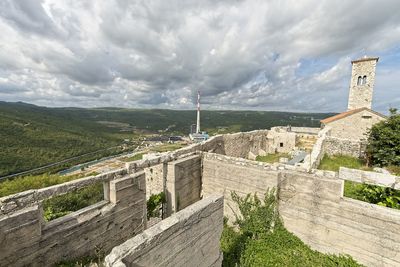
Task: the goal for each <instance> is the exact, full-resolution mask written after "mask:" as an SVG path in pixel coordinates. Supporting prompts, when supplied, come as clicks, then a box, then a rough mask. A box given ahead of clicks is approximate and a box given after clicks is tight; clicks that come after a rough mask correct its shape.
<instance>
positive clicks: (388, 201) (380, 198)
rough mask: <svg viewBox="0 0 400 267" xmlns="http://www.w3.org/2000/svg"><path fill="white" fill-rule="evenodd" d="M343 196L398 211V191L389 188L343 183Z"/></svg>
mask: <svg viewBox="0 0 400 267" xmlns="http://www.w3.org/2000/svg"><path fill="white" fill-rule="evenodd" d="M344 196H346V197H350V198H354V199H358V200H361V201H366V202H369V203H372V204H377V205H380V206H384V207H388V208H394V209H400V191H399V190H395V189H393V188H389V187H383V186H377V185H368V184H360V183H355V182H351V181H345V183H344Z"/></svg>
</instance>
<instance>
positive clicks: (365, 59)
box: [351, 56, 379, 64]
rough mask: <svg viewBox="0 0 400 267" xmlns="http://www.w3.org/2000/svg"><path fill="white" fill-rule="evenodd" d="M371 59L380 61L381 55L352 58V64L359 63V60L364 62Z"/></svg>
mask: <svg viewBox="0 0 400 267" xmlns="http://www.w3.org/2000/svg"><path fill="white" fill-rule="evenodd" d="M370 60H376V61H378V60H379V57H367V56H365V57H362V58H359V59H356V60H352V61H351V64H353V63H358V62H363V61H370Z"/></svg>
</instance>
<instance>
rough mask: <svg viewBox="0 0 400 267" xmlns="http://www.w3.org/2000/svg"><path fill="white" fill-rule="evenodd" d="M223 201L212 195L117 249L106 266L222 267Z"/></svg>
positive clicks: (109, 257)
mask: <svg viewBox="0 0 400 267" xmlns="http://www.w3.org/2000/svg"><path fill="white" fill-rule="evenodd" d="M222 228H223V198H222V197H221V196H210V197H207V198H205V199H203V200H201V201H198V202H196V203H195V204H193V205H190V206H189V207H187V208H186V209H184V210H181V211H179V212H178V213H175V214H174V215H172V216H171V217H169V218H167V219H165V220H163V221H162V222H160V223H158V224H156V225H155V226H153V227H151V228H149V229H147V230H145V231H144V232H143V234H140V235H137V236H135V237H134V238H131V239H129V240H128V241H126V242H125V243H123V244H122V245H120V246H118V247H115V248H114V249H113V250H112V252H111V253H110V254H109V255H108V256H107V257H106V258H105V263H106V266H119V267H122V266H166V267H168V266H171V267H172V266H199V267H200V266H204V267H208V266H221V263H222V252H221V250H220V243H219V240H220V237H221V233H222Z"/></svg>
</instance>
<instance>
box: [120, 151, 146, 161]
mask: <svg viewBox="0 0 400 267" xmlns="http://www.w3.org/2000/svg"><path fill="white" fill-rule="evenodd" d="M143 155H144V153H138V154H135V155H133V156H131V157H123V158H120V160H121V161H125V162H130V161H135V160H141V159H142V158H143Z"/></svg>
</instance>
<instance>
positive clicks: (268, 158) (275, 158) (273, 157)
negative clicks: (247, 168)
mask: <svg viewBox="0 0 400 267" xmlns="http://www.w3.org/2000/svg"><path fill="white" fill-rule="evenodd" d="M279 158H290V157H289V154H286V153H275V154H268V155H265V156H257V157H256V161H260V162H266V163H275V162H279Z"/></svg>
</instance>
